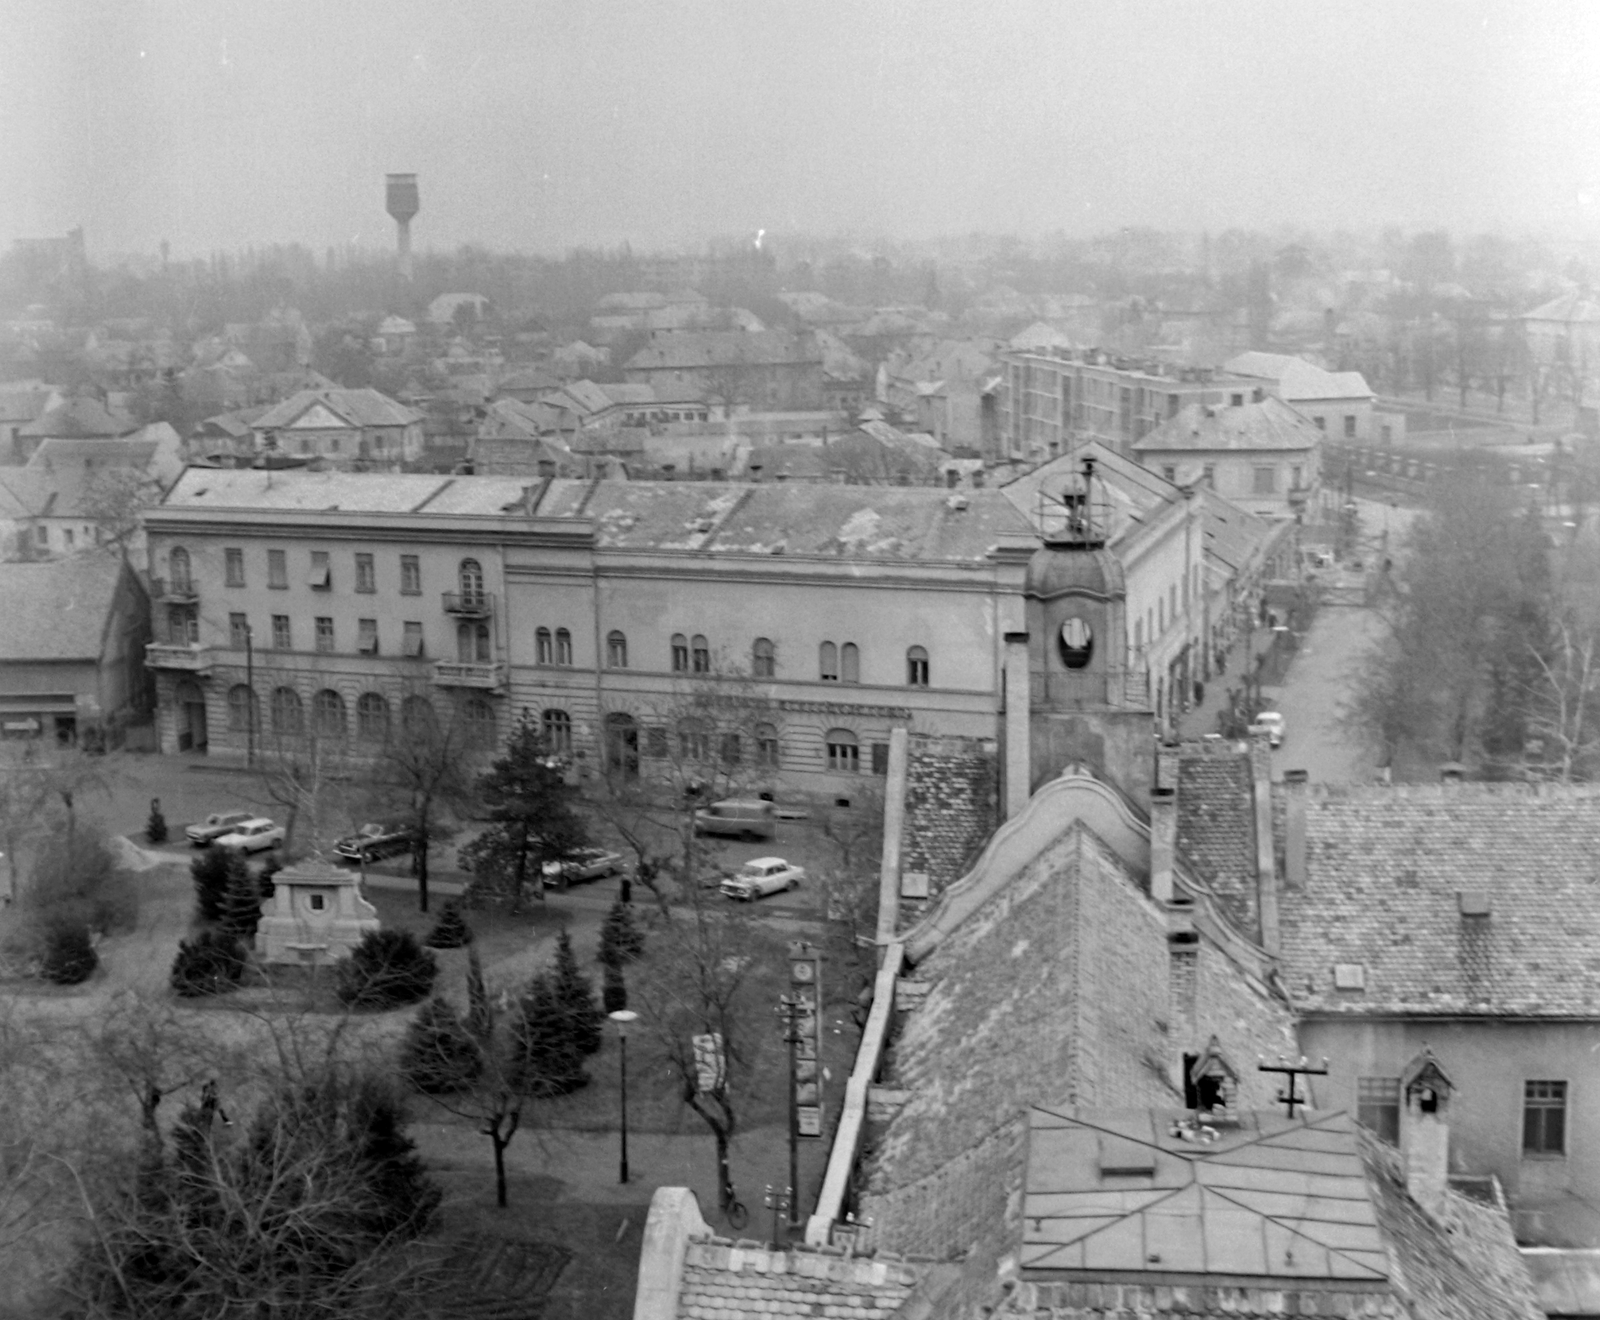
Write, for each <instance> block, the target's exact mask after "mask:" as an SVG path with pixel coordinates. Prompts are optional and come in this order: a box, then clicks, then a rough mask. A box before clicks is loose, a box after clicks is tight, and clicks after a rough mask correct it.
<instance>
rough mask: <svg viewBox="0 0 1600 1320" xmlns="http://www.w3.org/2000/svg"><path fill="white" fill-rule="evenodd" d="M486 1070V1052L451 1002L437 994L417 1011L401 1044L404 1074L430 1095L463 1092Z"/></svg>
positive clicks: (408, 1079)
mask: <svg viewBox="0 0 1600 1320" xmlns="http://www.w3.org/2000/svg"><path fill="white" fill-rule="evenodd" d="M482 1071H483V1051H482V1049H481V1048H480V1046H479V1045H478V1042H477V1041H476V1040H474V1039H473V1037H472V1033H471V1032H469V1031H468V1030H467V1027H466V1024H465V1023H464V1022H462V1020H461V1016H460V1014H458V1013H457V1012H456V1010H455V1009H454V1008H453V1007H452V1006H451V1004H450V1002H449V1000H446V999H442V998H440V997H439V996H437V995H435V996H434V997H433V998H432V999H430V1000H429V1001H428V1002H427V1003H426V1004H424V1005H423V1006H422V1007H421V1008H419V1009H418V1010H417V1015H416V1017H414V1018H413V1019H412V1020H411V1025H410V1026H409V1027H407V1028H406V1035H405V1040H404V1041H402V1042H401V1045H400V1072H401V1075H402V1076H403V1077H404V1078H405V1079H406V1081H408V1082H409V1083H410V1084H411V1085H412V1086H414V1087H416V1089H417V1090H419V1091H423V1092H425V1093H427V1094H429V1095H440V1094H445V1093H448V1092H450V1091H462V1090H465V1089H466V1088H467V1087H469V1086H471V1085H472V1084H473V1082H475V1081H477V1080H478V1075H479V1073H481V1072H482Z"/></svg>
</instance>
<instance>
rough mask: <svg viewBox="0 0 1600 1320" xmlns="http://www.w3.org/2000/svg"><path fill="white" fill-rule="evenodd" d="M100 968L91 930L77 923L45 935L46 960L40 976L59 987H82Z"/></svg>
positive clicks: (65, 925) (60, 926) (55, 929)
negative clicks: (80, 985) (81, 984)
mask: <svg viewBox="0 0 1600 1320" xmlns="http://www.w3.org/2000/svg"><path fill="white" fill-rule="evenodd" d="M98 966H100V955H99V954H98V953H96V952H95V949H94V940H93V939H92V938H91V937H90V935H89V927H88V926H86V925H84V924H82V923H79V922H74V923H72V924H63V925H57V926H51V927H49V928H48V929H47V930H46V931H45V932H44V957H43V958H42V959H41V961H40V965H39V974H40V975H41V976H43V977H44V979H45V980H47V981H52V982H54V983H55V984H56V985H78V984H80V983H81V982H84V981H87V980H88V979H89V978H90V977H91V976H93V975H94V972H95V968H97V967H98Z"/></svg>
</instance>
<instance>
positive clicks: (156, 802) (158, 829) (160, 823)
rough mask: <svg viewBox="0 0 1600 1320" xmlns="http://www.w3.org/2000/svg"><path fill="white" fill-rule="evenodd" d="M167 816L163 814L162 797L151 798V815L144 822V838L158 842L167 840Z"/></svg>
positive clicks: (147, 841) (147, 840)
mask: <svg viewBox="0 0 1600 1320" xmlns="http://www.w3.org/2000/svg"><path fill="white" fill-rule="evenodd" d="M167 833H168V831H167V818H166V817H165V816H163V815H162V814H161V799H160V798H152V799H151V800H150V816H149V818H148V819H147V820H146V821H145V823H144V838H145V842H146V843H151V844H156V843H165V842H166V841H167Z"/></svg>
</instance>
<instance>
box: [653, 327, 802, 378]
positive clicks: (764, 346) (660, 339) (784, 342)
mask: <svg viewBox="0 0 1600 1320" xmlns="http://www.w3.org/2000/svg"><path fill="white" fill-rule="evenodd" d="M821 361H822V350H821V349H820V348H819V347H818V346H817V344H816V341H815V340H814V339H811V338H810V337H809V336H802V335H796V334H792V333H790V332H789V331H787V330H763V331H759V332H756V333H753V334H752V333H747V332H745V331H741V330H698V331H671V332H668V333H665V334H658V335H653V336H652V337H651V339H650V342H649V343H648V344H646V345H645V346H644V347H643V348H641V349H640V350H639V351H638V352H637V353H635V354H634V355H633V356H632V357H631V358H629V359H628V362H627V367H626V369H627V370H629V371H662V370H674V369H676V370H680V371H682V370H703V369H705V368H708V367H750V366H778V365H784V366H787V365H800V364H804V363H812V362H821Z"/></svg>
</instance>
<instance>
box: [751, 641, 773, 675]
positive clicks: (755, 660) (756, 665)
mask: <svg viewBox="0 0 1600 1320" xmlns="http://www.w3.org/2000/svg"><path fill="white" fill-rule="evenodd" d="M777 672H778V652H777V649H776V648H775V647H774V646H773V645H772V641H771V639H770V638H766V637H757V638H756V642H755V645H754V646H752V647H751V648H750V677H751V678H772V677H774V676H775V675H776V674H777Z"/></svg>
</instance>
